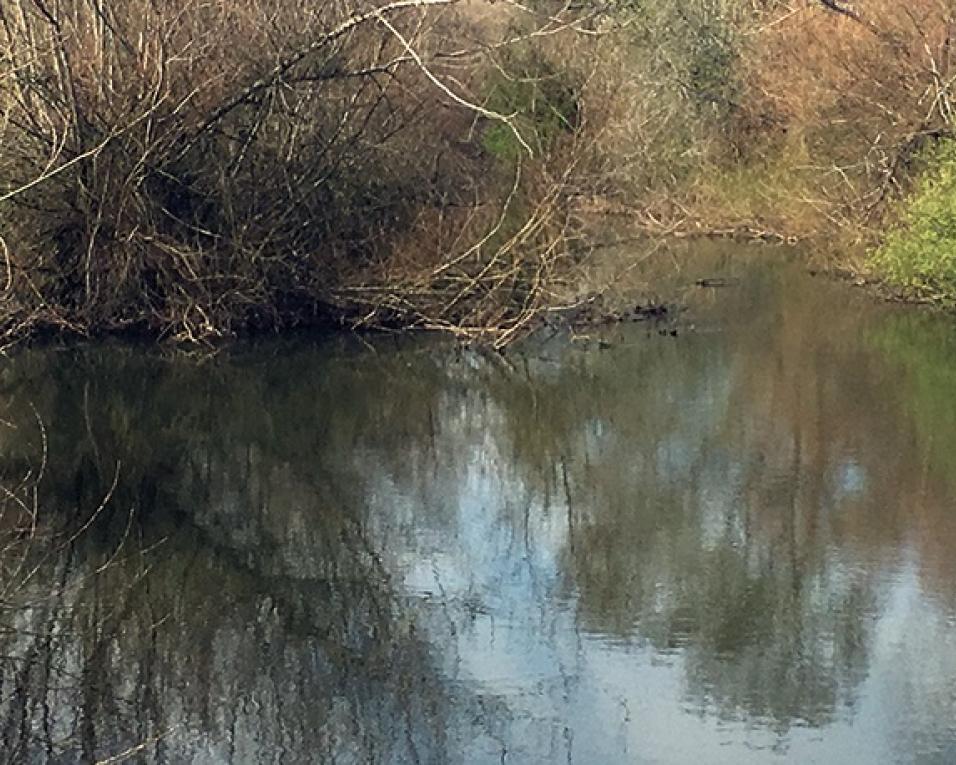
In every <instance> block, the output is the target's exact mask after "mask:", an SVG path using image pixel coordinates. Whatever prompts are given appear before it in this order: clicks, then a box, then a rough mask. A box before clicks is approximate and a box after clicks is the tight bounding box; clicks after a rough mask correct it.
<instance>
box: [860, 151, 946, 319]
mask: <svg viewBox="0 0 956 765" xmlns="http://www.w3.org/2000/svg"><path fill="white" fill-rule="evenodd" d="M922 160H923V164H924V166H925V167H926V170H925V173H924V175H923V177H922V180H921V181H920V182H919V183H918V184H917V186H916V188H915V190H914V191H913V193H912V194H911V195H910V196H908V197H907V198H906V199H905V200H903V202H902V203H901V205H900V211H899V221H898V223H897V224H896V225H895V226H894V227H893V228H892V229H891V230H890V231H889V233H888V234H887V236H886V237H885V240H884V242H883V243H882V245H881V246H880V247H879V248H878V249H877V250H876V251H875V252H874V254H873V256H872V257H871V258H870V265H871V266H872V268H873V269H874V270H875V271H876V272H877V273H878V274H880V275H881V276H882V277H884V278H885V279H886V280H887V281H888V282H889V283H890V284H892V285H895V286H897V287H899V288H901V289H903V290H904V291H906V292H907V293H909V294H911V295H913V296H916V297H921V298H926V299H931V300H936V301H941V302H945V303H947V304H949V305H954V304H956V141H944V142H942V143H941V144H939V145H938V146H936V147H934V148H932V149H929V150H926V151H924V153H923V156H922Z"/></svg>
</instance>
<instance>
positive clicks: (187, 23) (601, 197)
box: [0, 0, 956, 348]
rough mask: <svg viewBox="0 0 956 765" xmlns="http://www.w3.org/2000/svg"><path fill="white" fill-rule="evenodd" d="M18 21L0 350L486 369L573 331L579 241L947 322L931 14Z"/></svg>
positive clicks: (949, 270)
mask: <svg viewBox="0 0 956 765" xmlns="http://www.w3.org/2000/svg"><path fill="white" fill-rule="evenodd" d="M11 8H12V10H11V12H10V13H9V14H7V15H5V16H4V17H3V23H2V24H0V52H2V56H0V256H2V261H0V338H2V341H0V344H3V345H9V344H11V343H16V342H18V341H21V340H23V339H26V338H30V337H37V336H40V335H43V334H47V335H48V334H64V335H74V336H101V335H106V334H117V333H120V334H123V333H125V334H136V335H141V336H149V337H154V338H159V339H167V340H173V341H175V342H181V343H187V344H194V345H197V344H198V345H203V344H206V345H215V344H218V343H221V342H223V341H224V340H228V339H230V338H234V337H238V336H241V335H244V334H249V333H255V332H282V331H289V330H290V329H294V328H296V327H303V326H311V325H317V324H335V325H337V326H347V327H350V328H353V329H359V330H363V329H388V330H390V331H395V330H428V331H440V332H445V333H448V334H451V335H453V336H455V337H458V338H461V339H463V340H466V341H469V342H480V343H486V344H489V345H493V346H495V347H499V348H500V347H504V346H506V345H508V344H509V343H511V342H513V341H514V340H516V339H518V338H520V337H522V336H525V335H526V334H528V333H529V332H530V331H531V330H533V329H534V328H535V327H537V326H539V325H540V324H541V323H542V322H543V321H545V320H546V319H547V318H548V317H549V316H550V315H551V314H553V313H555V312H561V311H568V310H571V309H573V308H574V307H575V306H576V305H577V306H579V305H583V303H584V302H590V301H591V299H592V297H593V295H592V293H591V292H590V291H589V290H588V289H586V288H583V287H582V284H584V283H586V280H587V272H588V269H589V267H590V266H589V264H588V263H587V260H588V257H589V254H590V251H591V248H592V242H591V241H590V240H589V239H588V236H587V231H588V227H589V221H588V217H589V216H590V215H592V214H594V213H595V212H604V213H615V214H619V215H620V216H622V217H625V218H627V219H628V220H629V221H630V222H631V224H632V225H633V226H635V227H639V228H641V229H643V230H644V231H645V232H653V233H654V235H655V236H658V237H660V238H664V237H693V236H697V235H699V234H700V233H702V232H720V233H722V234H727V235H731V236H743V237H745V238H756V239H763V240H774V241H781V242H800V243H801V244H802V246H803V247H804V250H805V251H806V252H808V253H811V254H812V255H813V257H814V258H815V259H816V260H818V261H821V262H825V263H826V264H827V266H826V267H827V268H832V269H835V270H840V271H851V272H853V273H855V274H857V275H859V276H860V277H861V278H865V279H868V280H879V281H881V282H882V283H884V284H885V285H887V286H888V288H889V289H891V290H893V291H895V292H896V294H899V295H900V296H903V297H905V298H907V299H911V300H935V301H936V302H938V303H941V304H944V305H952V304H956V266H954V265H953V263H954V262H956V256H951V254H950V253H951V252H956V247H952V246H951V245H952V241H951V237H950V234H949V232H950V231H951V230H954V229H956V210H954V209H951V207H952V203H951V202H950V200H951V199H952V198H956V195H954V194H951V193H949V191H950V185H952V182H951V179H952V178H953V177H956V173H954V172H953V171H952V167H953V166H954V165H956V163H954V162H953V160H952V157H951V155H952V150H951V149H950V148H948V147H949V144H948V141H949V140H950V138H951V136H952V135H953V130H952V123H953V114H954V110H953V108H952V104H951V99H950V89H951V87H952V83H953V82H956V77H954V76H953V74H956V64H954V63H952V62H951V58H952V57H951V56H950V55H949V52H948V51H949V36H948V31H947V30H949V29H951V28H953V23H952V22H953V21H954V19H953V18H952V17H951V13H950V11H948V10H947V9H945V8H941V7H937V6H936V5H934V4H931V3H929V2H926V3H923V2H922V1H920V2H918V3H917V6H916V7H914V9H913V12H912V13H909V14H906V15H905V18H901V17H900V15H899V14H898V13H897V12H896V10H897V9H896V7H895V6H894V5H892V4H890V3H887V2H884V1H883V0H878V2H874V3H871V4H868V6H867V8H866V9H865V10H860V11H857V10H854V9H849V8H847V7H843V6H841V5H838V4H832V3H828V4H811V5H808V6H800V7H789V6H786V5H783V4H779V3H766V4H763V3H761V4H756V5H755V4H746V5H745V4H740V3H736V2H733V1H732V0H720V2H716V3H714V2H709V1H708V2H705V1H704V0H700V1H699V2H698V1H697V0H695V1H694V2H691V3H677V2H670V1H669V0H668V1H667V2H663V3H659V4H656V5H655V7H654V8H653V9H645V8H641V9H635V8H634V7H632V6H631V4H629V3H626V2H624V3H615V4H612V5H607V6H603V5H602V6H600V7H596V6H595V7H590V6H589V7H585V8H577V9H571V8H569V7H563V6H558V5H555V6H554V7H551V6H549V5H548V4H547V3H544V4H539V5H535V6H534V7H533V8H532V7H525V6H522V5H519V4H513V3H490V2H482V1H479V0H473V1H467V2H466V0H396V1H393V2H381V3H377V4H369V5H368V6H367V7H366V6H362V7H361V8H359V7H355V8H345V9H338V7H337V9H324V10H314V11H313V10H308V9H300V8H298V7H295V6H294V5H291V4H284V3H279V4H278V5H277V6H276V8H275V9H273V8H272V5H270V4H268V3H263V2H262V1H261V0H242V2H241V3H238V4H236V5H235V6H234V7H229V8H219V9H217V10H210V9H209V8H208V7H207V6H205V5H198V4H197V5H194V4H192V3H190V2H184V3H183V6H182V8H178V9H158V8H156V7H155V5H154V4H152V3H148V2H145V0H143V2H139V0H137V2H136V3H133V4H132V5H130V4H126V5H124V6H123V7H122V8H120V7H116V8H110V9H108V10H107V11H104V10H103V9H102V7H101V4H99V3H97V2H94V0H70V1H69V2H68V3H66V4H65V5H64V7H63V9H62V13H61V14H59V15H56V14H48V13H45V12H44V11H43V9H42V7H41V6H37V5H35V4H32V3H28V2H25V0H13V5H12V6H11ZM14 11H15V12H14ZM240 42H241V44H240ZM951 70H953V71H951ZM814 267H818V266H814Z"/></svg>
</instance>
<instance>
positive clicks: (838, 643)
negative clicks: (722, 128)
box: [0, 257, 956, 765]
mask: <svg viewBox="0 0 956 765" xmlns="http://www.w3.org/2000/svg"><path fill="white" fill-rule="evenodd" d="M753 261H754V258H752V257H751V258H748V259H743V260H742V259H740V258H734V257H730V258H728V259H726V260H724V259H719V260H714V261H713V262H709V264H708V266H707V268H709V269H711V270H713V272H714V275H719V276H720V277H721V278H724V279H726V281H725V282H722V283H723V284H724V285H725V286H722V287H720V288H710V287H707V288H693V289H689V290H688V292H687V295H686V297H687V303H688V308H687V310H686V311H685V312H683V313H682V314H681V317H680V318H679V319H678V320H677V322H676V324H671V325H667V329H671V328H673V329H677V330H678V332H677V336H676V337H675V336H672V335H671V333H670V332H669V331H665V332H664V333H663V334H661V333H660V332H659V331H658V328H657V327H654V326H651V325H648V324H633V325H629V326H620V327H614V328H610V329H608V330H606V331H605V332H604V333H603V335H602V342H597V341H596V339H595V338H591V339H588V338H582V337H577V338H575V339H569V338H567V337H555V338H552V339H550V340H545V341H541V340H539V341H537V342H534V343H529V344H527V345H526V346H525V347H523V348H520V349H518V350H516V351H514V352H510V353H509V354H507V355H505V356H503V357H501V356H497V355H493V354H483V353H480V352H476V351H470V350H464V349H461V348H458V347H456V346H454V345H451V344H447V343H444V342H438V341H435V340H434V339H416V338H413V339H406V340H402V341H400V342H399V341H396V340H393V339H389V338H384V339H380V340H376V341H374V342H372V343H370V344H366V343H363V342H360V341H358V340H356V339H354V338H351V339H349V338H332V339H326V340H321V341H317V340H307V339H298V340H286V341H282V342H279V341H273V342H267V343H257V344H255V345H250V346H243V347H239V348H236V349H234V350H232V351H230V352H228V353H222V354H219V355H217V356H215V357H212V358H205V359H189V358H182V357H169V356H164V355H162V354H160V353H158V352H156V351H155V350H154V349H145V350H144V349H135V348H130V347H128V346H127V347H123V346H118V345H97V346H89V347H81V348H72V349H67V350H63V349H59V350H56V349H54V350H50V349H47V350H42V351H40V350H38V351H30V352H27V353H24V354H22V355H20V356H18V357H17V358H16V359H14V360H13V361H7V362H4V366H3V367H2V371H0V420H2V423H0V467H2V474H3V476H4V480H5V486H6V487H7V488H6V492H7V493H6V496H5V499H4V502H5V504H4V508H5V511H4V513H3V516H2V517H0V521H2V532H3V534H4V537H3V538H4V539H5V540H6V541H7V544H8V545H9V546H8V548H7V552H6V555H5V556H4V557H3V565H2V570H0V573H2V576H3V579H2V581H0V587H2V589H0V606H2V626H0V668H2V674H0V683H2V684H0V762H9V763H29V762H56V763H74V762H97V761H109V762H126V761H130V762H146V763H273V762H274V763H312V762H330V763H331V762H341V763H366V762H384V763H398V762H423V763H432V762H434V763H445V762H447V763H500V762H505V763H538V762H541V763H552V762H573V763H656V764H660V765H670V764H678V765H680V764H682V763H691V764H694V765H696V764H698V763H728V764H729V765H746V764H747V763H801V764H802V763H865V764H866V765H870V764H878V763H953V762H956V396H954V392H956V324H954V323H953V322H952V320H949V319H945V318H941V317H933V316H928V315H926V314H924V313H921V312H918V311H913V310H896V309H892V308H889V307H886V306H881V305H878V304H876V303H875V302H874V301H873V300H872V299H869V298H867V297H865V296H863V295H859V294H856V293H855V292H854V291H853V290H851V289H850V288H849V287H847V286H845V285H840V284H833V283H828V282H826V281H824V280H822V279H819V278H818V279H814V278H812V277H810V276H808V275H806V274H805V273H804V272H803V271H802V270H800V269H799V268H795V267H792V266H788V265H774V266H769V265H768V266H765V267H755V266H754V263H753ZM683 277H684V279H685V282H686V284H688V285H691V284H692V283H693V276H692V274H691V269H688V271H687V272H686V273H685V274H683ZM41 473H42V475H41ZM18 502H19V503H22V504H19V505H18V504H17V503H18ZM34 514H35V517H36V521H35V522H34V521H32V520H30V524H31V529H32V531H30V532H29V535H32V540H25V539H24V537H25V536H26V535H25V533H24V532H23V525H24V518H30V517H31V516H32V515H34ZM109 758H114V759H109Z"/></svg>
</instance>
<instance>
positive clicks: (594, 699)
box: [371, 409, 956, 765]
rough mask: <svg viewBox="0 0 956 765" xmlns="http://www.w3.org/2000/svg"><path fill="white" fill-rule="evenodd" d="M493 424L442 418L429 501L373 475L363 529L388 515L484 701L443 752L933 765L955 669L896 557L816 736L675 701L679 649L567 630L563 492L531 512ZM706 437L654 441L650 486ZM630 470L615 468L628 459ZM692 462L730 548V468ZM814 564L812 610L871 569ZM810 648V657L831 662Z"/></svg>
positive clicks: (705, 513) (395, 544)
mask: <svg viewBox="0 0 956 765" xmlns="http://www.w3.org/2000/svg"><path fill="white" fill-rule="evenodd" d="M502 416H503V415H502V414H501V413H499V412H491V411H489V410H488V409H483V410H482V416H481V417H479V418H478V421H479V422H478V425H477V426H476V424H475V422H472V421H470V420H469V419H468V418H469V414H468V412H467V411H466V410H465V409H462V410H459V412H458V417H456V418H455V423H454V425H453V427H451V428H450V429H449V431H448V432H450V433H452V434H453V435H452V438H455V437H456V435H457V437H459V438H463V439H464V440H466V441H467V444H468V445H467V447H466V448H464V449H462V446H461V444H460V443H459V444H457V445H456V444H442V443H439V444H438V445H437V449H436V451H437V453H439V454H442V453H447V454H453V455H454V456H453V457H452V458H449V461H448V464H444V465H442V466H440V467H434V468H432V474H431V478H430V480H432V481H433V482H434V483H435V484H437V486H438V487H439V488H440V490H439V491H438V492H437V493H435V494H432V495H429V497H428V499H427V500H426V506H425V507H423V506H422V504H421V503H422V496H419V495H418V494H415V493H411V494H407V493H406V494H404V495H403V493H402V492H401V491H400V490H399V489H398V488H397V487H396V486H394V485H391V484H388V482H387V481H386V484H388V485H383V486H381V487H379V488H378V489H377V490H376V491H375V492H374V496H375V497H376V498H377V499H376V503H375V504H376V505H377V506H376V507H373V508H372V510H373V512H372V521H371V523H372V525H373V526H374V525H376V523H377V521H376V518H383V517H386V516H387V518H388V519H389V520H388V521H383V522H382V529H381V532H382V533H385V534H386V535H388V537H389V539H388V544H387V545H383V548H384V549H388V550H389V560H390V561H391V566H392V567H393V569H394V571H395V572H396V573H397V574H398V576H399V577H400V581H401V583H402V588H403V590H404V591H405V592H406V593H407V594H408V596H409V597H410V598H411V601H412V603H413V604H415V605H414V607H415V609H416V610H418V611H420V613H421V623H422V624H423V625H425V627H424V629H425V632H426V634H427V635H428V637H429V641H430V643H431V644H432V647H433V649H434V650H435V652H436V655H439V656H442V657H443V660H442V662H441V663H442V666H444V671H445V672H447V674H448V677H449V680H450V681H451V682H452V684H453V685H456V684H461V685H462V686H464V687H467V688H468V689H469V690H470V691H472V692H474V693H476V694H478V696H479V697H480V698H481V699H483V703H485V704H486V706H485V707H484V709H485V710H486V712H487V714H481V713H480V714H479V715H478V719H477V720H476V722H477V724H478V729H479V730H480V731H481V733H479V734H477V735H475V736H474V738H472V739H469V740H467V741H463V742H460V745H461V746H462V747H463V750H464V754H465V758H466V760H467V761H472V762H498V761H501V757H502V753H503V752H505V751H506V752H507V757H506V759H505V761H507V762H555V761H567V760H570V761H574V762H583V763H616V762H622V763H623V762H628V763H631V762H636V763H660V764H661V765H665V764H666V765H670V764H673V763H698V762H707V763H713V764H714V765H720V764H721V763H726V764H727V765H744V764H746V763H754V764H755V765H759V764H760V763H767V762H782V763H783V762H786V763H799V764H801V765H802V764H804V763H889V762H901V763H910V762H912V763H922V762H944V761H947V760H944V759H939V758H938V756H937V757H935V758H934V759H929V758H928V755H927V754H926V753H927V752H937V751H938V750H939V748H940V740H941V739H945V737H946V736H948V735H950V731H951V727H950V726H951V720H950V717H949V715H950V713H954V712H956V702H954V699H953V690H954V684H953V676H954V671H956V665H954V666H944V665H941V664H940V662H949V661H953V662H956V630H953V628H952V625H951V624H949V623H946V622H945V620H942V618H941V617H940V615H939V614H938V613H937V611H936V610H935V609H934V608H933V607H932V606H931V604H929V603H928V602H927V600H926V599H925V598H924V597H923V595H922V592H921V589H920V584H919V580H918V578H917V575H916V571H915V567H914V565H913V564H911V563H910V564H906V565H902V564H900V565H902V568H900V567H899V565H893V564H890V566H889V567H887V568H886V569H885V570H883V571H880V572H877V574H876V576H877V580H876V582H875V585H874V586H875V587H876V590H877V595H878V598H879V607H878V608H877V609H876V610H875V611H872V612H868V615H865V617H864V618H865V619H866V620H868V621H869V622H870V623H871V625H872V635H871V638H870V643H869V645H870V655H869V656H868V664H867V670H866V672H865V675H864V676H863V678H862V681H861V683H860V685H859V687H857V688H856V689H855V691H854V692H853V693H852V694H851V695H850V696H849V697H848V698H844V699H843V701H841V702H838V706H837V708H835V709H834V710H833V713H832V715H828V716H827V720H826V722H825V723H823V724H822V727H821V726H820V725H817V726H816V727H814V726H812V725H808V724H806V723H805V722H801V720H800V719H799V717H796V718H794V719H793V720H792V721H791V723H790V724H789V725H786V726H784V727H783V728H781V727H780V726H779V725H778V724H777V723H775V722H774V721H772V720H770V719H761V718H760V717H755V716H753V715H749V714H747V713H746V712H744V711H743V710H739V712H738V713H736V714H727V712H726V710H724V711H720V710H717V709H710V708H709V706H708V705H709V703H710V702H708V701H706V699H704V700H701V699H697V700H693V699H692V698H690V697H688V687H687V682H688V677H689V673H691V672H692V670H691V669H690V668H689V667H688V665H687V662H688V654H687V653H686V650H689V649H685V648H683V647H682V646H685V645H686V643H680V642H679V643H677V644H676V646H677V647H676V648H673V649H668V650H661V649H660V647H657V648H655V647H654V646H653V645H652V644H650V643H648V641H646V640H644V639H642V636H641V635H640V627H639V626H637V625H636V626H635V629H637V630H638V632H636V633H635V634H633V635H632V636H631V637H630V638H626V637H624V638H622V636H620V635H616V634H610V633H605V632H602V631H601V630H600V629H598V628H595V627H594V626H591V627H590V628H584V627H582V625H581V623H580V620H579V618H578V609H579V607H580V602H579V598H580V595H579V594H578V593H577V592H576V590H575V589H574V585H573V584H572V583H571V582H569V581H568V580H567V579H566V577H567V574H566V573H565V569H566V559H567V556H568V554H569V547H570V544H571V539H570V534H569V527H568V523H569V519H568V508H567V502H566V498H565V496H564V494H562V493H561V492H560V491H554V492H551V493H550V494H549V498H548V503H547V505H545V504H544V503H543V502H542V496H541V494H540V492H536V491H534V490H532V489H530V488H529V487H528V486H525V485H524V484H523V483H522V479H521V478H520V476H519V475H518V473H517V472H516V471H515V470H512V469H511V466H510V465H509V462H508V459H507V457H506V455H503V454H502V453H501V451H500V449H499V446H498V442H497V441H496V438H495V435H494V433H495V432H496V430H497V427H496V426H497V425H500V418H501V417H502ZM706 427H707V423H706V421H699V420H698V421H697V422H696V423H695V425H694V427H691V428H688V430H690V433H691V437H690V438H688V435H689V434H688V432H687V431H686V430H685V431H681V430H680V429H677V430H676V431H675V432H674V433H672V434H671V435H670V436H668V437H667V438H665V439H662V441H661V443H660V444H658V445H657V446H656V447H653V448H654V451H655V454H654V455H653V460H654V461H655V464H656V466H657V468H656V469H657V470H658V471H660V476H659V480H661V481H663V482H664V483H673V482H675V481H679V480H680V477H681V476H684V477H685V478H686V476H687V474H688V471H690V470H691V468H692V467H693V465H694V464H696V463H697V462H698V461H699V460H700V458H701V451H700V443H699V442H698V441H697V440H696V437H695V436H693V435H692V434H693V433H699V432H700V430H701V429H706ZM582 437H583V441H584V443H585V444H587V447H588V448H587V453H588V454H590V455H591V456H592V457H594V456H596V455H597V454H598V453H599V452H600V451H601V448H602V446H607V445H608V444H610V443H611V442H613V440H614V433H613V428H612V427H611V426H608V425H607V424H606V423H604V422H601V421H599V420H590V421H588V422H587V423H586V424H585V426H584V432H583V436H582ZM633 459H634V462H633V463H632V464H631V465H630V466H624V467H622V470H624V471H627V470H628V469H629V467H630V468H634V467H635V466H636V465H638V464H639V463H641V460H642V457H641V455H638V454H635V455H634V456H633ZM705 463H706V467H705V470H704V471H703V476H704V477H703V479H702V480H701V484H702V485H701V487H700V490H699V491H698V492H697V493H696V494H694V495H693V498H692V501H693V502H695V503H696V505H697V506H696V513H694V518H695V519H696V520H695V522H696V523H698V524H699V529H698V533H699V539H700V543H701V544H702V549H707V550H712V551H713V550H718V549H719V548H721V546H723V545H727V544H730V545H731V546H732V547H735V546H737V545H738V544H740V543H742V540H743V538H744V528H743V526H742V525H741V524H742V521H741V520H740V519H741V516H742V512H738V511H742V510H743V509H744V508H743V507H742V506H741V503H742V502H744V500H743V499H742V497H741V493H740V487H741V485H742V484H743V482H744V480H745V477H746V474H747V471H746V469H745V465H744V463H743V462H741V461H734V460H733V459H731V458H730V455H729V454H725V453H721V452H719V451H714V452H713V454H711V455H710V458H709V459H707V460H705ZM662 466H663V467H662ZM831 475H833V476H835V478H836V486H835V487H834V491H833V494H834V498H835V499H840V498H843V497H848V496H852V495H854V494H856V493H859V492H862V491H864V490H865V488H866V479H865V475H864V472H863V469H862V467H861V466H860V465H858V464H857V463H856V462H855V461H853V460H852V459H847V460H846V461H844V462H841V463H839V464H838V465H836V466H835V467H834V468H833V470H832V471H831ZM406 491H407V490H406ZM396 519H401V520H398V521H397V525H398V526H400V527H401V529H402V531H401V532H400V533H399V534H397V535H396V534H395V531H394V529H395V525H393V524H394V523H395V522H396ZM728 519H729V520H728ZM728 522H730V526H728ZM828 555H829V556H830V559H829V560H828V564H827V570H826V578H825V579H821V580H819V581H817V582H816V583H815V584H813V585H812V586H810V587H809V589H808V591H807V594H806V598H807V602H808V603H809V604H811V606H810V607H812V608H813V609H815V610H817V611H821V612H826V611H827V609H828V608H832V607H833V605H832V601H833V598H834V596H835V595H838V594H841V593H846V592H848V591H851V590H852V588H853V586H854V583H855V582H857V581H858V580H861V579H866V577H867V576H870V574H868V573H867V572H866V571H865V567H866V566H867V565H872V563H873V562H872V561H869V562H867V561H865V560H856V559H855V558H854V557H853V555H852V554H851V553H835V552H834V551H832V550H831V551H830V552H829V553H828ZM884 565H885V564H884ZM669 586H670V583H668V582H661V583H660V585H659V587H658V588H657V589H658V591H659V596H660V599H661V600H660V603H659V604H658V605H659V606H660V607H661V608H665V607H666V605H667V603H668V601H669V599H671V598H672V597H673V594H672V593H669V592H667V591H666V590H667V588H668V587H669ZM569 587H570V588H571V589H569ZM650 606H651V612H652V613H653V611H654V608H655V606H654V604H653V603H651V604H650ZM917 625H918V628H917ZM691 637H692V636H691ZM818 639H826V640H829V639H833V640H839V639H840V636H839V635H830V636H829V637H828V636H827V635H823V636H822V638H820V636H818ZM921 646H926V647H927V648H929V649H930V650H925V651H924V650H921ZM770 648H772V647H770ZM696 650H706V649H701V648H698V649H696ZM823 650H824V652H823V653H822V654H821V657H822V660H826V661H830V660H833V656H832V655H831V654H828V653H827V649H826V646H824V649H823ZM718 661H719V660H718ZM756 666H757V667H758V668H759V666H760V665H759V663H758V664H756ZM799 671H800V669H799V668H798V667H794V668H793V672H799ZM769 692H770V693H771V694H772V693H773V689H771V690H770V691H769ZM901 700H902V701H903V703H902V704H901ZM702 753H706V755H704V754H702Z"/></svg>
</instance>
